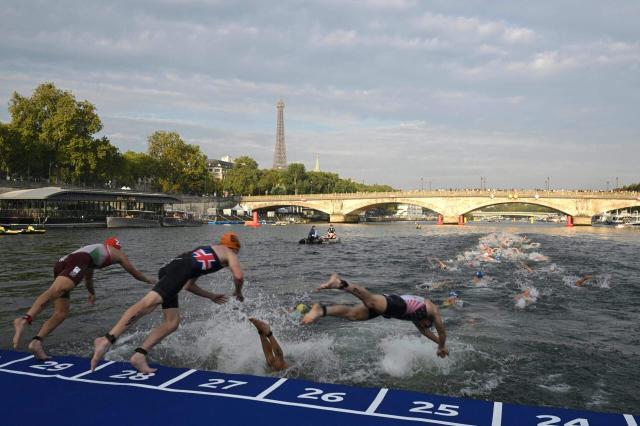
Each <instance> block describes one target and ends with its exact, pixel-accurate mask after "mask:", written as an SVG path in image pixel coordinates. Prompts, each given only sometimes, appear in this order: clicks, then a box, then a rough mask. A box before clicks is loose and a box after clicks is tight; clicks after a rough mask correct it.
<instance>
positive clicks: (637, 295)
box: [0, 223, 640, 412]
mask: <svg viewBox="0 0 640 426" xmlns="http://www.w3.org/2000/svg"><path fill="white" fill-rule="evenodd" d="M230 229H232V230H234V231H236V232H237V233H238V234H239V235H240V237H241V240H242V243H243V250H242V252H241V256H240V258H241V261H242V264H243V268H244V270H245V273H246V278H247V282H246V286H245V295H246V301H245V303H243V304H241V303H238V302H235V301H234V302H231V303H228V304H227V305H224V306H218V305H214V304H212V303H210V302H208V301H206V300H203V299H199V298H197V297H195V296H193V295H190V294H183V295H182V296H181V307H182V308H183V309H182V313H183V315H182V325H181V328H180V329H179V330H178V331H177V332H176V333H174V335H172V336H170V337H169V338H168V339H166V340H165V341H164V342H163V343H162V344H160V345H159V346H157V347H156V348H155V349H154V350H153V352H152V353H151V357H152V360H153V361H156V362H159V363H163V364H167V365H174V366H184V367H190V368H199V369H218V370H221V371H225V372H229V373H251V374H262V375H264V374H269V373H268V372H267V371H265V367H264V362H263V358H262V352H261V349H260V345H259V341H258V338H257V335H256V333H255V329H254V328H253V327H252V326H251V325H250V324H249V323H248V321H247V320H246V318H247V316H257V317H259V318H262V319H264V320H267V321H269V322H270V323H271V324H272V327H273V331H274V333H275V335H276V336H277V337H278V338H279V340H280V341H281V344H282V346H283V348H284V350H285V353H286V355H287V358H288V360H289V363H290V364H291V365H292V368H291V369H290V370H289V371H288V372H287V373H286V374H287V375H288V376H290V377H302V378H307V379H311V380H316V381H330V382H340V383H346V384H355V385H359V386H380V387H381V386H385V387H394V388H402V389H413V390H418V391H424V392H430V393H438V394H449V395H455V396H469V397H473V398H479V399H491V400H500V401H505V402H513V403H523V404H531V405H552V406H564V407H574V408H584V409H589V410H597V411H623V412H637V411H638V407H640V367H639V366H640V280H639V277H640V261H639V260H638V256H639V253H640V232H638V230H619V229H613V228H571V229H569V228H565V227H562V226H558V225H555V226H554V225H529V224H518V225H514V226H511V225H504V224H502V225H495V226H494V225H477V224H476V225H467V226H464V227H457V226H435V225H428V224H424V225H423V226H422V229H419V230H418V229H415V227H414V226H413V225H412V224H410V223H396V224H363V225H337V230H338V233H339V235H340V236H341V238H342V243H340V244H333V245H326V246H325V245H322V246H305V245H299V244H297V241H298V239H300V238H302V237H303V236H305V235H306V233H307V226H302V225H293V226H287V227H276V226H263V227H262V228H259V229H246V228H244V227H242V226H231V227H229V226H220V225H211V226H208V227H207V226H204V227H201V228H183V229H180V228H161V229H144V230H136V229H127V230H118V231H117V232H114V231H112V230H107V229H90V230H50V231H49V232H48V233H47V234H45V235H34V236H12V237H6V236H5V237H0V300H1V301H2V303H1V304H0V347H2V348H9V347H10V342H11V337H12V334H13V331H12V328H11V320H12V319H13V318H15V317H16V316H18V315H21V314H23V313H24V312H25V311H26V309H27V308H28V306H29V305H30V304H31V303H32V302H33V300H34V299H35V297H36V296H37V295H38V294H39V293H40V292H41V291H43V290H44V289H45V288H46V287H47V286H48V285H50V282H51V279H52V268H53V265H54V263H55V261H56V260H57V259H58V258H59V257H61V256H62V255H64V254H66V253H68V252H70V251H73V250H75V249H76V248H78V247H80V246H82V245H85V244H90V243H94V242H98V241H101V240H103V239H104V238H105V237H106V236H108V235H113V234H114V233H115V234H117V235H118V237H119V238H120V240H121V242H122V244H123V246H124V250H125V252H126V253H127V254H128V256H129V257H130V258H131V260H132V261H133V263H134V264H135V265H136V266H137V267H138V268H140V269H141V270H143V271H144V272H146V273H155V272H156V271H157V270H158V268H159V267H160V266H161V265H162V264H163V263H164V262H166V261H167V260H169V259H170V258H171V257H173V256H174V255H176V254H179V253H181V252H183V251H186V250H188V249H191V248H193V247H195V246H197V245H200V244H203V243H206V242H207V241H209V239H210V237H211V234H212V233H213V234H215V235H220V234H221V233H222V232H224V231H227V230H230ZM523 235H527V237H528V238H529V242H533V243H534V244H527V245H525V246H522V245H519V244H520V243H518V241H520V239H521V237H522V236H523ZM482 238H485V239H488V240H496V241H506V242H507V245H509V244H511V242H515V243H514V246H513V247H516V246H517V248H518V251H517V252H514V253H512V254H513V256H509V255H508V252H504V253H505V255H504V256H503V257H502V258H501V259H500V262H495V261H494V260H495V258H493V259H486V258H483V257H482V252H481V250H480V249H481V247H480V246H479V243H480V240H481V239H482ZM538 243H539V247H537V244H538ZM435 259H442V260H444V261H446V265H447V269H445V270H442V269H440V268H439V267H438V264H437V262H436V261H435ZM523 260H524V261H525V262H526V264H527V265H528V266H529V267H530V268H531V270H532V272H528V271H527V270H526V269H525V268H524V267H523V265H522V263H521V262H522V261H523ZM477 270H481V271H482V272H483V273H484V278H483V280H482V282H480V283H479V284H480V285H478V283H474V282H473V276H474V273H475V272H476V271H477ZM332 271H338V272H340V273H341V274H343V275H344V276H345V278H346V279H348V280H350V281H353V282H356V283H360V284H363V285H366V286H367V287H369V288H370V289H371V290H374V291H378V292H387V293H397V294H425V292H426V291H428V293H429V297H431V298H432V300H434V301H436V302H442V300H443V299H444V298H445V297H446V296H447V294H448V292H449V291H451V290H454V291H456V292H457V293H458V294H459V297H460V298H461V299H462V300H463V301H464V305H463V307H462V308H449V309H443V313H444V317H445V323H446V326H447V330H448V334H449V346H450V350H451V356H450V357H449V358H448V359H446V360H441V359H439V358H437V356H436V351H435V345H434V344H433V343H431V342H430V341H428V340H427V339H425V338H424V337H421V336H420V335H419V333H418V332H417V330H416V329H415V328H414V327H413V326H412V324H411V323H408V322H402V321H397V320H385V319H382V318H378V319H375V320H372V321H368V322H360V323H352V322H349V321H346V320H343V319H338V318H325V319H322V320H321V321H319V322H317V323H316V324H313V325H311V326H301V325H299V324H297V322H296V321H295V320H294V319H293V318H292V317H291V316H290V315H289V314H288V313H287V312H286V308H289V307H292V306H294V305H295V304H296V303H298V302H305V303H310V302H315V301H321V302H323V303H356V302H357V300H356V299H355V298H354V297H353V296H351V295H349V294H346V293H344V292H340V291H338V290H331V291H324V292H321V293H314V292H313V289H314V288H315V287H316V286H317V285H319V284H320V283H321V282H322V281H323V280H325V279H326V278H327V277H328V276H329V274H330V273H331V272H332ZM585 274H593V275H594V276H595V277H594V279H593V280H591V281H588V282H587V283H586V284H585V286H583V287H581V288H578V287H576V286H575V285H574V283H575V281H576V279H578V278H579V277H581V276H583V275H585ZM95 277H96V290H97V294H98V300H97V303H96V305H95V306H93V307H89V306H87V305H86V303H85V302H86V295H87V293H86V291H85V290H84V287H82V286H79V287H78V288H77V289H76V290H75V291H74V292H73V293H72V296H71V298H72V299H71V300H72V307H71V315H70V317H69V318H68V319H67V321H66V322H65V323H64V324H63V325H62V326H61V327H59V329H58V330H56V332H55V333H54V334H53V335H51V336H50V337H49V338H48V339H47V340H46V347H47V348H48V349H49V350H50V351H51V352H52V353H54V354H56V353H57V354H74V355H81V356H90V354H91V352H92V340H93V338H94V337H96V336H99V335H102V334H104V332H105V331H106V330H108V329H109V328H110V327H111V326H112V325H113V324H114V323H115V321H116V320H117V319H118V318H119V317H120V315H121V314H122V313H123V312H124V310H125V309H126V308H127V307H128V306H129V305H131V304H132V303H134V302H135V301H137V300H138V299H139V298H140V297H141V296H142V295H144V294H145V292H146V291H147V290H148V289H149V288H150V286H148V285H146V284H143V283H140V282H137V281H135V280H133V279H132V278H131V277H130V276H128V275H127V274H126V273H125V272H124V271H123V270H122V269H120V268H117V267H111V268H108V269H106V270H101V271H97V272H96V274H95ZM200 284H201V285H202V286H204V287H208V288H212V289H215V290H216V291H221V292H222V291H223V292H227V293H231V291H232V280H231V278H230V274H229V273H228V271H226V270H223V271H220V272H218V273H216V274H213V275H210V276H206V277H203V278H202V279H201V280H200ZM525 288H529V289H531V290H532V291H534V292H535V294H537V299H536V301H535V303H533V304H531V305H529V306H527V307H525V308H524V309H522V308H519V307H518V306H516V304H515V302H514V299H513V296H514V295H516V294H517V293H519V292H521V291H523V289H525ZM48 313H49V311H45V314H48ZM44 318H45V316H44V315H43V316H41V317H39V318H37V319H36V320H35V321H34V326H33V327H32V329H30V330H28V331H27V336H26V337H30V336H31V335H32V334H35V332H36V331H37V328H36V327H39V325H40V324H42V321H43V320H44ZM159 320H160V314H159V312H158V313H154V314H152V315H150V316H149V317H147V318H146V319H145V320H144V321H141V322H140V323H138V324H137V325H136V329H135V330H132V332H131V333H128V334H126V335H125V336H123V338H121V339H120V341H119V342H118V344H117V345H116V346H115V347H114V349H113V350H112V351H111V352H109V354H108V358H110V359H127V358H128V357H129V355H130V353H131V351H132V349H133V348H135V347H136V346H138V345H139V344H140V342H141V341H142V339H143V338H144V335H145V334H146V332H147V331H148V329H149V327H150V326H151V324H153V323H157V322H158V321H159ZM23 344H26V340H25V342H23ZM21 350H25V347H24V346H23V347H22V348H21Z"/></svg>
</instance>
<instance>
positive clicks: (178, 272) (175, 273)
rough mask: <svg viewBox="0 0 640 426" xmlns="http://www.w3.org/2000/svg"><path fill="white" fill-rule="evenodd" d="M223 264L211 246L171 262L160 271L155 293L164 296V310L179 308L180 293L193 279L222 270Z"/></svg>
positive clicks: (188, 253)
mask: <svg viewBox="0 0 640 426" xmlns="http://www.w3.org/2000/svg"><path fill="white" fill-rule="evenodd" d="M222 268H223V266H222V263H221V262H220V259H218V255H217V254H216V252H215V251H213V249H212V248H211V246H201V247H197V248H195V249H193V250H191V251H189V252H186V253H182V254H181V255H180V256H178V257H176V258H174V259H172V260H171V262H169V263H167V264H166V265H164V266H163V267H162V268H160V270H159V271H158V279H159V281H158V283H157V284H156V285H155V286H154V287H153V291H155V292H157V293H158V294H160V296H162V309H170V308H177V307H178V293H179V292H180V290H182V287H184V285H185V284H186V283H187V281H188V280H190V279H191V278H197V277H199V276H201V275H206V274H210V273H212V272H216V271H219V270H220V269H222Z"/></svg>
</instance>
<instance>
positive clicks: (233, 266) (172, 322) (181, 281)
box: [91, 232, 244, 373]
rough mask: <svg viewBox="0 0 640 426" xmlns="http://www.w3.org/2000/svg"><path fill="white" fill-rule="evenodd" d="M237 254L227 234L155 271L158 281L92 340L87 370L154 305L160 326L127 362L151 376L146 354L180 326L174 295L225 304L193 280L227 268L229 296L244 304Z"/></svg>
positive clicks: (237, 243) (235, 243)
mask: <svg viewBox="0 0 640 426" xmlns="http://www.w3.org/2000/svg"><path fill="white" fill-rule="evenodd" d="M239 251H240V240H239V239H238V236H237V235H236V234H234V233H233V232H227V233H225V234H223V235H222V237H221V238H220V243H219V244H212V245H208V246H202V247H197V248H195V249H193V250H191V251H189V252H186V253H183V254H181V255H180V256H178V257H176V258H174V259H172V260H171V261H170V262H169V263H167V264H166V265H165V266H163V267H162V268H160V271H158V277H159V278H160V280H159V281H158V283H157V284H156V285H155V287H153V290H151V291H150V292H149V293H147V294H146V295H145V296H144V297H143V298H142V299H140V300H139V301H138V302H137V303H136V304H134V305H133V306H131V307H130V308H129V309H127V311H126V312H125V313H124V314H123V315H122V317H121V318H120V320H119V321H118V322H117V324H116V325H115V326H114V327H113V328H112V329H111V330H110V331H109V332H108V333H107V334H105V335H104V336H103V337H98V338H97V339H95V340H94V342H93V343H94V352H93V358H91V369H92V370H95V368H96V365H97V364H98V362H99V361H100V360H101V359H102V358H103V357H104V355H105V354H106V353H107V351H108V350H109V347H110V346H111V345H112V344H114V343H115V341H116V339H117V338H118V337H119V336H120V335H121V334H122V333H124V332H125V331H126V330H127V329H128V328H129V327H130V326H131V325H132V324H133V323H135V322H136V321H137V320H138V319H140V318H141V317H143V316H144V315H147V314H149V313H151V312H153V310H154V309H156V308H157V307H158V305H162V316H163V321H162V324H160V325H158V326H156V327H154V328H153V329H152V330H151V332H150V333H149V335H148V336H147V338H146V339H145V341H144V342H143V343H142V346H141V347H139V348H136V350H135V351H134V353H133V355H132V356H131V359H130V362H131V365H133V367H135V369H136V370H138V371H140V372H141V373H153V372H154V371H155V369H154V368H149V364H148V363H147V358H146V355H147V352H148V351H149V350H151V348H153V347H154V346H155V345H157V344H158V343H160V342H161V341H162V339H164V338H165V337H167V336H168V335H169V334H171V333H173V332H174V331H175V330H176V329H177V328H178V325H179V324H180V310H179V309H178V293H179V292H180V290H182V289H183V288H185V289H186V290H188V291H190V292H191V293H193V294H195V295H196V296H200V297H204V298H207V299H210V300H211V301H212V302H214V303H217V304H222V303H226V302H227V296H225V295H224V294H216V293H211V292H209V291H206V290H204V289H202V288H200V287H198V286H197V285H196V280H197V279H198V278H199V277H200V276H202V275H206V274H210V273H212V272H217V271H219V270H220V269H222V268H225V267H227V268H229V270H230V271H231V274H232V275H233V282H234V284H235V292H234V293H233V295H234V296H235V297H236V299H238V300H239V301H243V300H244V296H243V295H242V285H243V284H244V277H243V274H242V269H241V268H240V262H239V261H238V257H237V254H238V252H239Z"/></svg>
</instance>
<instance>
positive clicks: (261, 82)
mask: <svg viewBox="0 0 640 426" xmlns="http://www.w3.org/2000/svg"><path fill="white" fill-rule="evenodd" d="M637 12H638V6H637V5H636V3H634V2H632V1H631V0H623V1H622V2H620V3H618V4H617V6H616V8H610V7H604V6H602V5H601V4H600V3H598V2H595V1H591V0H587V1H586V2H583V3H582V4H581V7H580V8H575V7H573V6H571V5H565V4H553V5H551V4H549V3H546V2H542V3H541V2H535V3H531V4H527V5H526V6H522V5H518V6H517V7H516V5H512V4H510V3H504V2H502V3H500V4H498V3H495V2H482V3H467V4H465V5H462V4H457V3H455V2H429V3H427V2H419V1H410V0H404V1H403V0H388V1H385V0H369V1H367V0H343V1H338V0H322V1H321V0H316V1H310V2H305V3H304V5H301V4H300V3H298V2H290V1H288V0H284V1H282V2H277V3H273V2H271V3H269V2H263V1H260V0H244V1H243V2H241V3H237V2H227V1H221V0H220V1H208V0H162V1H155V0H154V1H152V0H143V1H140V2H133V3H131V2H125V1H122V0H114V1H111V2H108V3H102V2H97V1H86V2H80V3H78V2H73V1H69V0H60V1H58V2H56V4H55V6H54V5H52V4H50V3H47V2H40V3H37V7H35V6H34V4H33V3H32V2H21V1H18V0H9V1H8V2H6V4H4V5H3V12H2V15H0V102H2V103H4V104H5V105H6V104H7V103H8V101H9V99H10V97H11V94H12V92H13V91H14V90H15V91H18V92H19V93H21V94H23V95H29V94H30V93H31V91H32V90H33V89H34V88H35V87H36V86H37V85H38V84H40V83H41V82H44V81H53V82H54V83H55V84H56V85H57V86H58V87H60V88H62V89H66V90H71V91H72V92H73V93H74V94H75V95H76V97H77V98H78V99H87V100H89V101H90V102H92V103H94V104H95V105H96V107H97V109H98V113H99V114H100V116H101V118H102V120H103V122H104V130H103V132H104V134H105V135H107V136H108V137H109V138H110V140H111V141H112V142H113V143H114V144H115V145H116V146H118V147H119V148H120V149H121V150H123V151H125V150H127V149H134V150H140V151H142V150H145V149H146V139H147V137H148V136H149V135H150V134H151V133H152V132H153V131H155V130H160V129H163V130H175V131H178V132H179V133H180V134H181V135H182V137H183V138H184V139H185V140H187V141H189V142H190V143H195V144H198V145H200V146H201V148H202V150H203V151H204V152H205V153H206V154H207V155H209V156H213V157H215V156H222V155H226V154H229V155H232V156H238V155H250V156H252V157H254V158H255V159H256V160H258V162H259V163H260V164H261V166H263V167H268V166H270V164H271V161H272V156H273V145H274V143H275V119H276V110H275V103H276V102H277V100H278V99H279V98H280V97H282V98H283V99H284V101H285V104H286V107H285V134H286V140H287V150H288V157H289V158H290V159H291V160H294V159H295V160H297V161H302V162H304V163H305V164H307V166H308V167H312V166H313V162H314V161H315V155H316V154H318V153H319V154H320V162H321V165H322V167H327V168H328V169H330V170H331V171H334V172H337V173H340V175H343V176H345V177H353V178H354V179H357V180H362V179H364V180H365V181H367V182H378V183H386V182H388V183H391V184H393V185H394V186H397V187H411V186H414V187H415V185H416V182H417V181H419V179H418V178H419V177H421V176H423V177H425V178H426V177H427V176H429V179H431V180H432V181H433V182H434V186H435V185H436V181H438V182H441V183H438V185H442V186H446V187H448V186H458V185H462V186H469V185H472V184H473V183H475V182H476V181H477V177H478V176H479V175H482V176H488V177H491V179H492V180H493V181H494V182H496V184H497V183H498V182H501V184H504V185H507V186H527V185H536V184H538V183H539V182H540V178H539V177H537V176H538V175H539V174H542V175H543V176H547V175H549V174H550V175H553V176H556V177H555V178H554V179H558V181H562V182H567V184H568V185H569V184H571V185H574V186H576V187H578V186H580V182H583V183H584V185H587V184H592V182H593V181H594V179H596V177H594V176H596V175H597V174H598V173H601V174H602V176H609V179H610V176H613V175H614V174H615V175H616V176H617V175H619V174H622V173H621V172H620V171H621V170H625V173H628V179H627V180H626V181H628V182H631V181H632V180H633V179H634V178H633V177H632V175H633V173H634V172H633V170H635V169H634V165H633V164H631V160H630V159H631V158H637V156H638V154H640V147H639V146H638V144H637V140H638V138H639V137H640V124H639V123H638V121H637V118H636V115H637V112H636V110H637V108H636V106H637V105H638V102H639V101H640V93H639V91H640V89H639V88H638V85H637V75H638V70H639V68H640V42H639V41H638V33H637V28H636V25H635V21H633V20H632V19H629V17H631V16H636V15H637ZM634 14H635V15H634ZM603 16H606V17H607V19H606V20H605V19H603ZM0 119H2V120H4V121H6V120H8V119H9V114H8V111H7V110H6V109H2V110H0ZM614 142H615V143H614ZM594 147H599V149H595V148H594ZM549 152H553V156H549V155H548V153H549ZM604 158H606V161H601V159H604ZM596 169H597V170H598V171H597V172H596V171H595V170H596ZM626 170H629V172H626ZM480 173H481V174H480ZM620 177H621V178H622V176H620ZM543 179H544V178H543ZM597 179H600V180H601V181H602V182H605V181H606V179H603V178H602V177H599V178H597ZM636 179H637V177H636Z"/></svg>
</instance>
